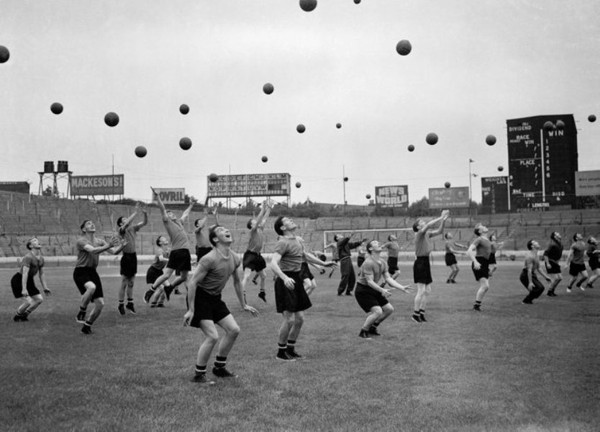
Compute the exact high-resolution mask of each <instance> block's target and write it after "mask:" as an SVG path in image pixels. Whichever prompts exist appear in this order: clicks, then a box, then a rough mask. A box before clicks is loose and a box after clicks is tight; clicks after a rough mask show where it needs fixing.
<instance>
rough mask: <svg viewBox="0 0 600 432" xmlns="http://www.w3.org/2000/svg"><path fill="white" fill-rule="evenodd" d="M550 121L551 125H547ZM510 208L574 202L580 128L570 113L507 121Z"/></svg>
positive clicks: (543, 206) (530, 207) (537, 208)
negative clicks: (578, 128)
mask: <svg viewBox="0 0 600 432" xmlns="http://www.w3.org/2000/svg"><path fill="white" fill-rule="evenodd" d="M547 122H550V123H551V126H552V127H544V125H545V124H546V123H547ZM506 124H507V138H508V139H507V141H508V172H509V190H510V194H509V210H511V209H512V210H519V209H521V210H545V209H548V208H550V207H552V206H562V207H569V208H570V207H572V206H573V204H574V203H575V172H576V171H577V128H576V126H575V119H574V118H573V115H571V114H564V115H548V116H536V117H526V118H520V119H512V120H507V121H506Z"/></svg>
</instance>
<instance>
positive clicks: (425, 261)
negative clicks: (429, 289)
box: [413, 256, 433, 285]
mask: <svg viewBox="0 0 600 432" xmlns="http://www.w3.org/2000/svg"><path fill="white" fill-rule="evenodd" d="M413 282H414V283H420V284H425V285H429V284H430V283H431V282H433V278H432V277H431V264H430V263H429V257H428V256H426V257H417V259H416V260H415V263H414V264H413Z"/></svg>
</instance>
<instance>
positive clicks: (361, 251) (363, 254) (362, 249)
mask: <svg viewBox="0 0 600 432" xmlns="http://www.w3.org/2000/svg"><path fill="white" fill-rule="evenodd" d="M367 243H369V239H362V240H361V241H360V246H358V247H357V248H356V252H357V253H358V256H357V257H356V266H357V267H358V268H360V266H361V265H362V264H363V263H364V262H365V259H367Z"/></svg>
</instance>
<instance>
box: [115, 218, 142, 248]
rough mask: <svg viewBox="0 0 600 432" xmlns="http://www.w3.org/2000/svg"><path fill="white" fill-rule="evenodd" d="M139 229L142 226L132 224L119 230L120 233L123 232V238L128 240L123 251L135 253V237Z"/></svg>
mask: <svg viewBox="0 0 600 432" xmlns="http://www.w3.org/2000/svg"><path fill="white" fill-rule="evenodd" d="M139 230H140V227H138V226H137V225H133V226H131V225H130V226H128V227H127V228H125V229H124V230H123V229H120V230H119V234H121V237H123V239H124V240H125V241H126V242H127V244H126V245H125V246H124V247H123V253H135V237H136V234H137V232H138V231H139Z"/></svg>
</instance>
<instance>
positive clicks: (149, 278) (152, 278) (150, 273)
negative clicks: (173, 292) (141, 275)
mask: <svg viewBox="0 0 600 432" xmlns="http://www.w3.org/2000/svg"><path fill="white" fill-rule="evenodd" d="M162 275H163V271H162V270H159V269H157V268H156V267H152V266H150V267H148V270H147V271H146V283H147V284H150V285H151V284H153V283H154V282H156V279H158V278H159V277H161V276H162Z"/></svg>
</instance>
